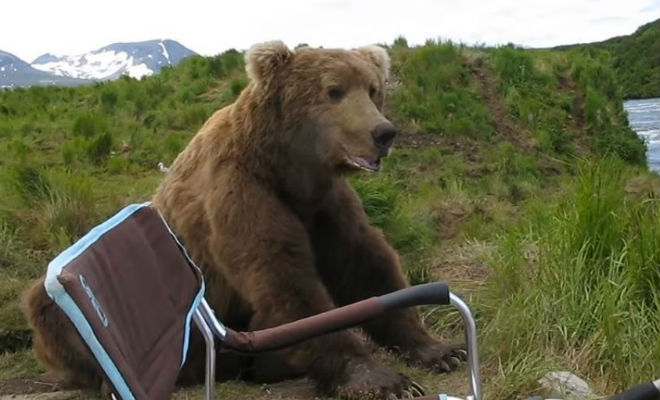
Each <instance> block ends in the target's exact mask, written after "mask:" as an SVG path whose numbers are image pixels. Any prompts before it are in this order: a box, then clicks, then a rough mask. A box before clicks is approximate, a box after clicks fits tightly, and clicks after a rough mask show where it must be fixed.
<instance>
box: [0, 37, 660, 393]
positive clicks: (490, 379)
mask: <svg viewBox="0 0 660 400" xmlns="http://www.w3.org/2000/svg"><path fill="white" fill-rule="evenodd" d="M390 51H391V54H392V59H393V68H394V72H395V79H394V81H395V82H396V85H394V87H393V89H392V94H391V97H390V101H389V104H388V117H389V118H390V119H392V120H393V121H395V122H396V123H397V124H398V125H399V126H401V127H402V130H403V131H404V132H405V133H408V134H409V136H408V138H411V137H412V138H413V139H414V140H419V141H420V142H421V143H422V144H421V145H419V146H416V147H415V146H410V147H405V148H398V149H395V151H394V153H393V155H392V156H390V157H388V158H387V159H385V160H384V168H383V171H382V172H381V173H379V174H374V175H355V176H352V177H351V178H350V181H351V183H352V184H353V186H354V187H355V188H356V190H357V191H358V193H359V194H360V196H361V198H362V200H363V205H364V208H365V210H366V212H367V214H368V215H369V217H370V219H371V221H372V223H373V224H374V225H376V226H378V227H380V228H381V229H383V231H384V234H385V236H386V238H387V240H388V241H389V242H390V243H391V244H392V245H393V246H394V247H395V248H396V249H397V251H398V252H399V254H400V256H401V260H402V264H403V266H404V269H405V272H406V274H407V275H408V278H409V279H410V280H411V282H413V283H421V282H426V281H430V280H436V279H446V280H448V281H449V282H450V283H451V284H452V285H453V286H452V287H455V288H456V290H458V291H459V293H461V294H463V295H465V296H466V298H467V299H468V300H469V302H470V304H472V306H473V307H474V309H475V311H476V313H477V317H478V322H479V328H480V331H481V332H482V333H481V345H482V359H483V361H484V370H483V376H484V378H485V380H486V382H487V386H486V391H487V394H488V396H489V397H491V396H492V397H493V398H496V397H497V398H499V397H502V398H512V397H516V396H525V395H531V394H533V393H534V392H535V391H536V389H537V388H536V384H535V382H536V380H537V379H538V378H540V377H541V376H542V375H543V374H544V373H545V372H546V371H548V370H550V369H556V368H566V369H570V370H572V371H574V372H577V373H579V374H581V375H583V376H584V377H586V378H587V379H588V380H590V381H591V382H594V383H596V385H597V388H598V389H600V390H602V391H603V394H605V393H610V392H612V391H613V390H615V389H616V388H621V387H624V386H627V385H631V384H634V383H637V382H638V381H641V380H648V379H651V378H652V377H653V374H655V373H657V371H656V370H655V369H654V368H656V367H655V366H654V365H653V363H652V362H651V361H653V360H656V361H657V360H658V359H660V355H659V354H658V348H657V346H654V345H653V344H654V343H655V342H654V341H657V338H658V336H659V335H658V333H659V332H658V328H657V327H658V326H660V322H659V321H658V319H657V315H659V314H660V311H658V305H659V300H658V292H657V290H655V289H656V288H657V287H658V285H660V282H659V280H660V277H659V273H660V272H659V271H658V269H657V266H658V265H659V261H660V260H658V254H660V252H659V250H660V249H658V247H659V246H658V240H660V236H659V235H658V234H659V233H660V232H658V229H659V226H660V225H659V224H658V222H660V221H659V220H658V198H657V194H656V195H650V196H649V195H646V193H647V192H650V193H653V190H656V191H655V193H657V189H652V188H653V187H656V188H657V184H658V181H657V175H650V174H648V172H646V171H645V170H644V168H642V167H640V164H642V163H643V162H644V161H643V160H644V158H643V156H644V150H645V147H644V144H643V143H642V142H641V141H640V140H639V139H638V138H637V137H636V136H635V134H634V133H633V132H632V131H631V130H630V129H629V128H627V125H626V122H627V121H626V117H625V114H624V113H623V111H622V105H621V98H622V97H621V93H622V90H621V87H620V85H619V82H618V80H617V75H616V74H615V73H614V72H613V71H612V68H611V67H610V66H609V62H610V61H611V60H610V59H609V57H610V56H608V54H607V53H604V52H597V51H583V50H572V51H568V52H556V51H548V50H543V51H529V50H523V49H519V48H515V47H514V46H504V47H500V48H494V49H490V48H467V47H465V46H461V45H457V44H452V43H440V42H436V41H429V42H427V43H426V44H425V45H424V46H420V47H416V48H410V47H408V45H407V44H406V42H405V39H403V38H399V39H397V41H396V43H395V44H394V45H393V46H392V48H391V49H390ZM242 69H243V61H242V54H240V53H238V52H235V51H229V52H226V53H224V54H222V55H219V56H216V57H211V58H202V57H194V58H190V59H188V60H186V61H184V62H183V63H182V64H180V65H179V66H177V67H175V68H166V69H165V70H164V71H163V72H162V73H161V74H159V75H157V76H153V77H149V78H145V79H142V80H139V81H138V80H134V79H130V78H121V79H119V80H117V81H114V82H106V83H99V84H96V85H94V86H91V87H79V88H31V89H17V90H12V91H0V144H2V146H0V198H2V202H0V333H1V332H2V331H7V330H9V331H11V330H20V329H24V328H25V320H24V318H23V316H22V314H21V311H20V308H19V300H18V299H19V297H20V294H21V292H22V291H23V290H24V289H25V288H26V286H27V285H29V282H30V281H31V280H32V279H35V278H36V277H38V276H39V275H41V274H42V273H43V272H44V270H45V266H46V264H47V262H48V261H49V260H50V259H51V258H52V257H53V256H55V255H56V254H57V253H58V252H59V251H61V250H62V249H64V248H65V247H66V246H68V245H69V244H71V243H72V242H73V241H75V240H76V239H77V238H78V237H80V236H81V235H82V234H83V233H84V232H86V231H87V230H88V229H89V228H90V227H91V226H94V225H95V224H97V223H98V222H100V221H102V220H104V219H105V218H107V217H108V216H110V215H112V214H113V213H114V212H116V211H117V210H118V209H119V208H121V207H122V206H124V205H125V204H127V203H131V202H138V201H145V200H148V199H149V198H150V196H151V194H152V193H153V191H154V190H155V188H156V187H157V185H158V182H159V180H160V179H161V177H162V174H161V173H160V172H159V171H158V170H157V168H156V164H157V163H158V162H159V161H163V162H165V163H166V164H169V163H170V162H171V161H172V160H173V159H174V157H175V156H176V155H177V154H178V152H179V151H180V150H181V149H182V148H183V147H184V146H185V144H186V143H187V142H188V140H189V139H190V138H191V137H192V135H193V134H194V133H195V132H196V131H197V130H198V129H199V127H200V126H201V124H202V123H203V122H204V120H205V119H206V118H207V117H208V116H210V114H211V113H212V112H213V111H214V110H215V109H217V108H219V107H221V106H223V105H225V104H228V103H230V102H232V101H233V100H234V99H235V98H236V96H238V94H239V93H240V91H241V90H242V89H243V88H244V87H245V85H246V83H247V80H246V76H245V74H244V72H243V71H242ZM399 147H401V146H399ZM578 156H579V157H581V158H583V159H584V160H583V161H580V159H579V158H578ZM638 178H639V179H638ZM630 180H633V181H635V182H637V183H636V184H638V185H639V182H642V186H643V185H647V186H649V187H650V188H651V189H648V190H641V191H640V190H633V192H634V193H637V194H630V193H628V192H626V191H625V190H624V187H626V185H627V183H628V181H630ZM644 182H647V183H644ZM648 182H650V183H648ZM654 196H655V197H654ZM424 316H425V319H426V321H427V323H428V324H429V326H430V327H431V328H432V329H433V331H434V332H435V333H437V334H439V335H441V336H443V337H449V338H450V339H454V338H457V337H460V334H461V333H460V323H459V320H458V317H457V315H456V314H446V312H445V310H444V309H436V308H427V309H424ZM38 371H39V368H38V367H37V366H36V364H35V362H34V360H33V359H32V356H31V353H30V352H18V353H9V354H4V355H2V356H0V378H2V379H5V378H11V377H25V376H31V375H33V374H36V373H37V372H38ZM620 371H624V372H623V373H620ZM415 373H419V371H417V372H414V371H413V374H415ZM452 379H453V378H452ZM429 380H431V378H429ZM461 380H462V379H461ZM442 382H445V381H442ZM244 387H248V386H245V385H243V384H239V383H234V384H230V385H229V386H226V387H225V389H226V390H227V391H228V392H229V393H234V392H235V391H240V390H242V388H244ZM249 388H250V393H253V394H251V395H250V396H252V397H250V396H247V397H246V398H254V397H256V396H258V394H256V393H260V391H259V390H257V389H255V387H254V386H249ZM253 389H254V390H253ZM182 395H185V396H187V392H185V391H184V392H183V394H182Z"/></svg>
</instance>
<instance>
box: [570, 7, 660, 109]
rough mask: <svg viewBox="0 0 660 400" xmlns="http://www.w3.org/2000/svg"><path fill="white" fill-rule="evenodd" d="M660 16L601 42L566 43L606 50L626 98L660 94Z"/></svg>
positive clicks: (587, 48)
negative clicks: (627, 33) (630, 32)
mask: <svg viewBox="0 0 660 400" xmlns="http://www.w3.org/2000/svg"><path fill="white" fill-rule="evenodd" d="M658 43H660V19H657V20H655V21H653V22H649V23H648V24H645V25H642V26H640V27H639V28H638V29H637V30H636V31H635V33H633V34H632V35H627V36H618V37H615V38H612V39H608V40H605V41H603V42H598V43H590V44H584V45H575V46H566V47H565V48H573V49H574V48H583V49H585V50H586V51H588V52H592V53H593V52H596V51H598V50H605V51H607V52H608V53H609V58H610V60H609V63H611V65H612V67H613V68H614V71H615V72H616V75H617V76H618V78H619V82H620V84H621V87H622V88H623V96H624V97H625V98H627V99H641V98H649V97H660V48H659V45H658Z"/></svg>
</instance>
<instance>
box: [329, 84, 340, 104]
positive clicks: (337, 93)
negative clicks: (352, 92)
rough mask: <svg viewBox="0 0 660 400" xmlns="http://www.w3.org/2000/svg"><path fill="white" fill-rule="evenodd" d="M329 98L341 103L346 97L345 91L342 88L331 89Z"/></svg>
mask: <svg viewBox="0 0 660 400" xmlns="http://www.w3.org/2000/svg"><path fill="white" fill-rule="evenodd" d="M328 97H330V100H332V101H339V100H341V99H342V98H343V97H344V89H342V88H340V87H331V88H330V89H328Z"/></svg>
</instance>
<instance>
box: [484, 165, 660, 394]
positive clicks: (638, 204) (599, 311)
mask: <svg viewBox="0 0 660 400" xmlns="http://www.w3.org/2000/svg"><path fill="white" fill-rule="evenodd" d="M626 177H627V176H626V174H625V173H624V168H623V165H622V164H621V162H620V161H618V160H616V159H607V160H604V161H600V162H583V163H582V164H581V165H580V166H579V169H578V180H577V182H576V183H575V187H574V188H573V189H574V192H573V193H571V192H570V191H569V193H570V194H569V195H568V196H567V197H566V198H565V199H564V200H563V201H561V202H560V203H559V204H558V205H557V206H555V207H551V208H537V209H536V211H535V213H536V215H534V216H531V218H530V222H528V223H525V224H523V225H521V226H520V227H519V228H518V229H515V230H511V231H509V232H507V233H504V234H502V235H501V236H500V239H499V246H498V251H497V252H496V255H495V256H494V258H493V259H492V260H491V262H492V265H493V268H494V273H495V275H494V278H493V280H492V285H493V286H492V291H491V296H492V297H491V298H490V299H489V300H488V301H487V304H488V305H487V306H486V308H487V309H488V312H487V314H489V315H490V316H491V320H490V322H489V324H488V325H487V328H486V332H485V339H484V342H485V345H486V348H487V349H488V351H489V352H491V353H493V354H492V356H493V358H494V360H495V361H494V364H497V365H499V366H506V370H500V371H499V373H500V376H499V378H497V379H496V380H497V383H496V385H495V386H496V393H497V394H498V395H497V396H496V397H509V396H512V395H514V394H515V393H516V392H517V391H519V390H521V388H523V387H525V385H527V386H530V385H533V382H534V380H536V379H538V378H540V374H541V373H542V372H543V371H545V370H547V369H550V368H552V367H553V366H556V367H564V368H568V369H571V370H573V371H577V372H578V373H581V374H582V375H584V376H587V377H589V378H591V379H594V380H596V381H598V382H600V384H601V385H602V388H605V389H606V390H619V389H622V388H624V387H625V386H627V385H630V384H632V383H634V382H641V381H645V380H651V379H652V378H656V376H655V374H656V373H657V366H658V364H657V363H658V360H660V346H658V340H659V339H660V220H659V217H660V212H659V210H660V200H659V199H658V198H653V197H650V198H649V197H646V198H644V197H630V196H626V194H625V193H624V190H623V187H624V180H625V179H626ZM524 249H533V250H532V251H531V252H529V251H524ZM519 379H520V381H518V380H519Z"/></svg>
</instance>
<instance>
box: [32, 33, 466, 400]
mask: <svg viewBox="0 0 660 400" xmlns="http://www.w3.org/2000/svg"><path fill="white" fill-rule="evenodd" d="M245 59H246V69H247V73H248V76H249V78H250V83H249V84H248V86H247V87H246V88H245V90H243V92H242V93H241V94H240V96H239V97H238V99H237V100H236V102H235V103H233V104H231V105H229V106H227V107H225V108H223V109H221V110H219V111H217V112H216V113H215V114H214V115H213V116H211V118H210V119H209V120H208V121H207V122H206V123H205V124H204V125H203V126H202V128H201V130H200V131H199V132H198V133H197V134H196V135H195V137H194V138H193V139H192V140H191V142H190V143H189V144H188V146H187V147H186V148H185V149H184V150H183V152H181V154H180V155H179V156H178V157H177V158H176V160H175V161H174V163H173V164H172V166H171V167H170V170H169V172H168V174H167V175H166V176H165V178H164V179H163V182H162V183H161V185H160V187H159V188H158V190H157V192H156V194H155V196H154V198H153V206H154V207H156V208H157V209H159V210H160V211H161V212H162V213H163V214H164V216H165V218H166V219H167V220H168V222H169V223H170V225H171V227H172V228H173V230H174V231H175V232H176V234H177V236H179V238H180V239H181V241H182V242H183V243H184V245H185V246H186V247H187V249H188V251H189V253H190V254H191V256H192V258H193V259H194V260H195V261H196V263H197V264H198V265H199V266H200V267H201V268H202V270H203V272H204V275H205V278H206V282H207V299H208V300H209V302H210V304H211V305H212V307H213V308H214V309H215V310H216V312H217V313H218V315H219V316H220V318H221V319H222V320H223V321H224V322H225V323H226V324H228V325H229V326H231V327H233V328H235V329H241V330H256V329H261V328H267V327H272V326H275V325H279V324H283V323H285V322H289V321H292V320H295V319H299V318H303V317H306V316H309V315H312V314H317V313H320V312H323V311H327V310H329V309H331V308H333V307H336V306H341V305H345V304H348V303H351V302H355V301H357V300H361V299H364V298H367V297H370V296H376V295H381V294H384V293H387V292H391V291H394V290H397V289H401V288H404V287H406V286H407V285H408V283H407V281H406V279H405V277H404V275H403V273H402V270H401V267H400V265H399V260H398V258H397V255H396V253H395V251H394V250H393V249H392V248H391V247H390V246H389V245H388V244H387V242H386V240H385V238H384V236H383V234H382V232H381V231H380V230H378V229H376V228H374V227H372V226H371V225H370V224H369V220H368V218H367V216H366V214H365V212H364V210H363V207H362V204H361V202H360V199H359V197H358V196H357V194H356V193H355V191H354V190H353V189H352V188H351V186H350V185H349V184H348V182H347V181H346V178H345V176H346V174H347V173H350V172H352V171H355V170H366V171H371V172H375V171H378V170H379V169H380V160H381V158H382V157H385V156H386V155H387V154H388V152H389V150H390V147H391V145H392V142H393V140H394V136H395V133H396V131H395V128H394V126H393V125H392V124H391V123H390V122H389V121H388V120H387V119H386V118H385V117H384V116H383V112H382V110H383V103H384V97H385V80H386V78H387V76H388V72H389V66H390V60H389V57H388V55H387V52H386V51H385V50H384V49H383V48H381V47H377V46H370V47H364V48H359V49H356V50H336V49H313V48H309V47H301V48H299V49H297V50H296V51H292V50H290V49H288V48H287V47H286V46H285V45H284V44H283V43H281V42H269V43H263V44H258V45H255V46H254V47H252V48H251V49H250V50H249V51H248V52H247V53H246V56H245ZM27 309H28V315H29V319H30V321H31V324H32V326H33V327H34V330H35V351H36V353H37V355H38V357H39V358H40V359H41V360H42V361H43V362H44V363H45V364H46V365H47V366H49V367H50V368H51V369H54V370H58V371H60V372H61V373H62V374H63V375H64V376H65V377H66V376H68V377H69V378H70V379H75V380H76V381H78V382H79V383H82V382H99V381H100V378H99V377H98V374H97V373H96V372H95V371H96V369H95V367H93V365H94V363H93V362H92V360H91V358H90V356H89V355H88V354H87V352H86V350H85V348H84V346H83V345H82V343H81V342H80V339H79V338H77V337H76V335H75V333H74V332H72V330H71V328H70V325H69V324H68V321H66V320H65V319H64V316H63V315H62V314H61V313H60V312H59V310H57V309H56V307H55V306H54V304H53V303H52V302H50V300H49V299H48V298H47V296H46V295H45V292H44V290H43V283H42V281H40V282H38V283H37V284H36V285H35V287H34V288H33V289H32V290H31V291H30V292H29V293H28V296H27ZM363 329H364V331H365V332H366V333H367V334H368V335H369V336H370V337H371V338H372V339H373V341H374V342H375V343H377V344H378V345H382V346H385V347H387V348H390V349H393V350H394V351H396V352H398V353H399V354H401V355H402V356H403V357H405V359H406V360H409V361H410V362H413V363H419V364H421V365H423V366H426V367H428V368H432V369H434V370H437V371H451V370H453V369H454V368H455V367H456V366H457V365H458V364H459V362H460V361H459V360H460V359H461V358H463V357H464V352H463V351H462V350H460V348H458V347H455V346H449V345H445V344H442V343H440V342H439V341H437V340H436V339H434V338H432V337H431V336H430V335H429V334H428V333H427V332H426V331H425V329H424V327H423V326H422V324H421V322H420V319H419V316H418V314H417V311H416V310H415V309H406V310H400V311H396V312H392V313H390V314H389V315H387V316H386V317H383V318H381V319H379V320H376V321H373V322H371V323H369V324H366V325H364V326H363ZM56 330H59V332H58V334H57V335H53V332H54V331H56ZM193 347H194V346H193ZM191 351H192V352H193V353H194V352H195V350H194V348H193V349H192V350H191ZM201 359H202V357H198V356H196V355H195V354H192V355H191V356H190V357H189V362H188V363H187V364H189V365H190V368H189V369H190V371H188V372H187V373H188V374H191V373H192V374H194V373H197V374H201V373H202V372H203V363H201V362H197V361H201ZM239 360H240V368H241V369H242V372H241V373H242V376H248V377H252V378H253V379H257V380H260V381H274V380H279V379H283V378H286V377H289V376H295V375H301V374H307V375H308V376H309V377H311V378H312V379H314V380H315V382H316V383H317V385H318V388H319V390H320V392H322V393H326V394H332V395H338V396H342V397H347V398H360V397H361V396H367V397H377V398H381V397H383V398H384V397H387V396H390V395H392V394H394V395H397V396H398V395H401V394H403V393H406V391H407V390H408V389H409V388H410V386H411V384H412V383H411V381H410V380H409V378H408V377H406V376H404V375H402V374H400V373H398V372H395V371H393V370H391V369H389V368H386V367H383V366H380V365H377V364H376V363H375V362H374V361H372V360H371V359H370V357H369V348H368V345H367V344H366V343H365V342H364V341H363V340H361V338H360V336H358V335H357V334H356V332H354V331H343V332H338V333H334V334H331V335H326V336H323V337H320V338H317V339H314V340H310V341H307V342H305V343H302V344H300V345H296V346H293V347H291V348H289V349H287V350H283V351H280V352H277V353H273V354H268V355H263V356H257V357H254V358H250V359H247V360H249V361H247V362H246V359H240V358H239ZM219 364H220V365H219V366H220V368H223V367H224V370H225V372H227V370H228V369H229V370H231V369H232V368H239V366H238V365H239V364H233V363H231V362H230V358H229V357H227V356H226V355H225V354H223V355H221V356H220V361H219ZM191 371H192V372H191ZM230 372H231V371H230ZM233 373H234V374H236V373H238V371H237V370H234V371H233ZM183 375H186V372H184V374H183ZM234 376H235V375H234Z"/></svg>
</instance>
